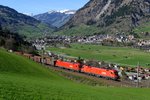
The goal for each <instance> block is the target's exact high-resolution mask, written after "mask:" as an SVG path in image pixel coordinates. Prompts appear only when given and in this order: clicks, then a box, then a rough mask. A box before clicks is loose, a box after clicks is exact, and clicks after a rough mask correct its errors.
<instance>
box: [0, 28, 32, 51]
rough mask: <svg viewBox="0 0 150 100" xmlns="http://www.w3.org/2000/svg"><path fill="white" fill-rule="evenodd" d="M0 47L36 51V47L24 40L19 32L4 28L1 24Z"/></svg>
mask: <svg viewBox="0 0 150 100" xmlns="http://www.w3.org/2000/svg"><path fill="white" fill-rule="evenodd" d="M0 47H3V48H5V49H7V50H17V51H18V50H19V51H24V52H30V53H33V52H34V53H35V48H34V47H32V45H31V44H30V43H28V42H27V41H24V38H23V37H22V36H20V35H19V34H17V33H12V32H10V31H8V30H3V29H2V28H1V26H0Z"/></svg>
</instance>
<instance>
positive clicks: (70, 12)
mask: <svg viewBox="0 0 150 100" xmlns="http://www.w3.org/2000/svg"><path fill="white" fill-rule="evenodd" d="M48 13H49V14H51V13H63V14H75V13H76V10H68V9H64V10H50V11H48Z"/></svg>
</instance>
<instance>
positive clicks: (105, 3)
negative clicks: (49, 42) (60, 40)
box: [60, 0, 150, 35]
mask: <svg viewBox="0 0 150 100" xmlns="http://www.w3.org/2000/svg"><path fill="white" fill-rule="evenodd" d="M149 6H150V1H149V0H90V1H89V2H88V3H87V4H86V5H85V6H84V7H83V8H81V9H79V10H78V11H77V12H76V14H75V15H74V16H73V17H72V18H71V19H70V20H69V22H67V23H66V24H65V25H64V26H63V27H62V29H63V30H62V31H60V33H64V34H65V33H68V34H69V33H70V31H69V30H72V29H74V28H75V29H76V30H78V29H80V27H83V26H84V27H83V28H82V29H81V31H78V32H79V33H80V34H84V35H86V34H102V33H110V34H115V33H123V32H125V33H127V34H129V33H130V32H131V31H133V30H134V28H138V27H140V26H141V25H143V24H145V23H146V22H149V21H150V17H149V16H150V7H149ZM92 27H96V28H97V29H96V30H94V31H93V32H90V33H89V32H86V31H85V30H86V29H93V28H92ZM85 28H86V29H85ZM83 29H84V30H83ZM71 32H72V31H71ZM136 32H137V31H136ZM144 32H145V31H144ZM146 32H150V30H146ZM79 33H77V32H76V31H75V32H72V33H71V34H74V35H76V34H79ZM137 34H139V33H137Z"/></svg>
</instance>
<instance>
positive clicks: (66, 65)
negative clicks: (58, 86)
mask: <svg viewBox="0 0 150 100" xmlns="http://www.w3.org/2000/svg"><path fill="white" fill-rule="evenodd" d="M55 66H58V67H62V68H66V69H71V70H74V71H80V70H81V67H80V64H79V63H71V62H65V61H61V60H57V61H56V62H55Z"/></svg>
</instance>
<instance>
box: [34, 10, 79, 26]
mask: <svg viewBox="0 0 150 100" xmlns="http://www.w3.org/2000/svg"><path fill="white" fill-rule="evenodd" d="M75 12H76V11H75V10H59V11H55V10H50V11H48V12H46V13H43V14H39V15H35V16H33V17H34V18H36V19H37V20H40V21H42V22H44V23H47V24H49V25H52V26H55V27H58V28H59V27H61V26H63V25H64V24H65V23H66V22H68V21H69V19H70V18H71V17H72V16H73V15H74V14H75Z"/></svg>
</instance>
